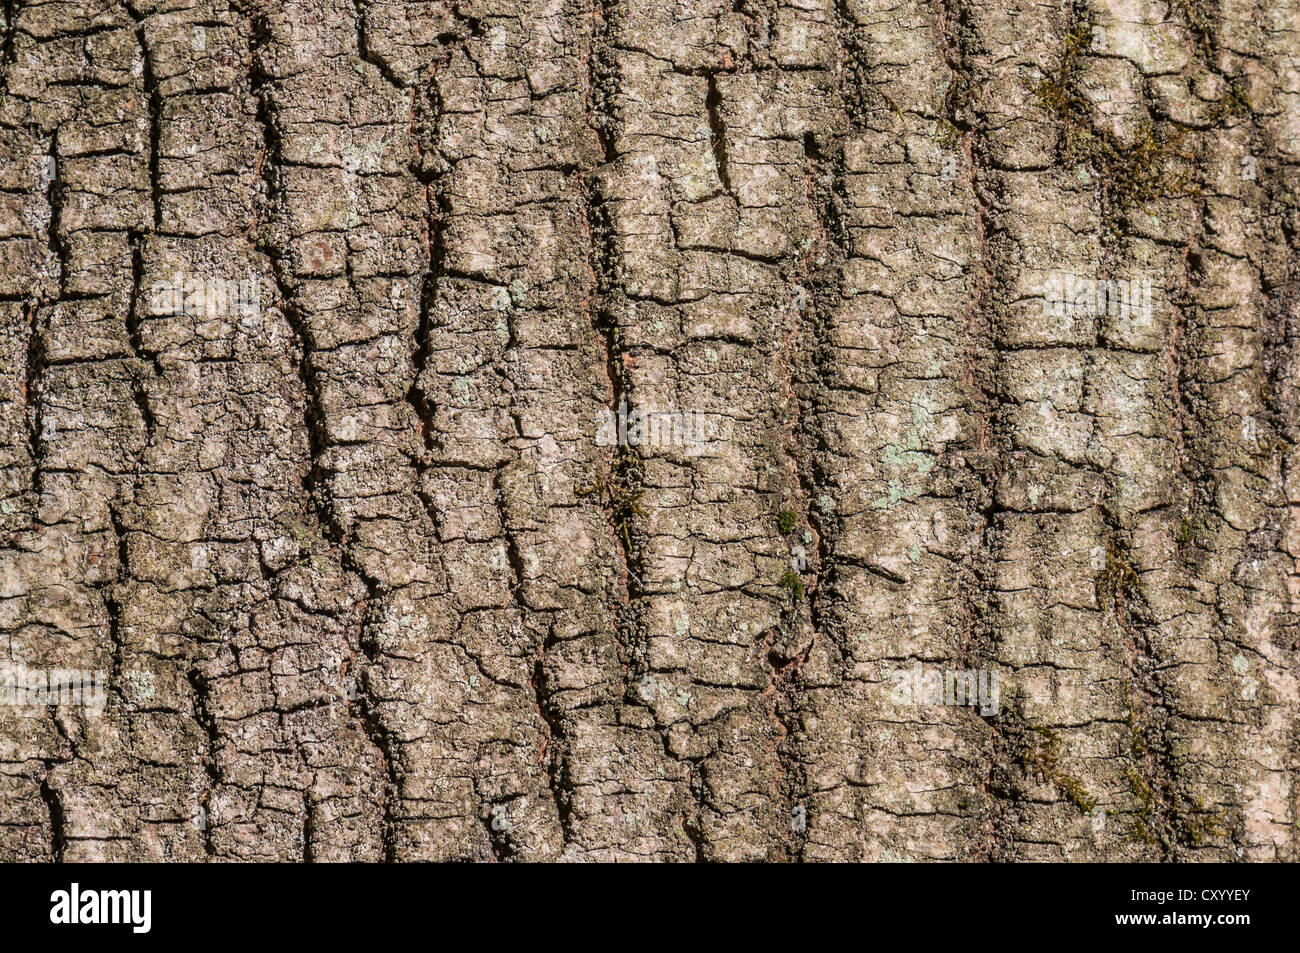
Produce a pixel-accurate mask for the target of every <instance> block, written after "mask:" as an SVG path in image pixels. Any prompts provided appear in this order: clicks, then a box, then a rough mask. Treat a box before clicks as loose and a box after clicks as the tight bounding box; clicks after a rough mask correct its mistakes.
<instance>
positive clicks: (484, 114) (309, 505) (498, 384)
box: [0, 0, 1300, 861]
mask: <svg viewBox="0 0 1300 953" xmlns="http://www.w3.org/2000/svg"><path fill="white" fill-rule="evenodd" d="M3 14H4V16H3V27H4V28H3V33H2V34H0V36H2V38H3V39H2V42H0V75H2V76H3V88H2V90H0V315H2V316H3V336H2V337H0V348H2V349H3V361H2V362H0V369H2V370H3V376H2V377H0V632H3V635H4V646H5V647H4V649H3V652H2V653H0V664H3V665H5V666H8V667H9V668H10V669H20V670H22V671H31V670H37V671H52V670H81V671H93V672H102V673H104V677H105V683H106V686H107V702H106V704H105V705H104V706H103V710H102V711H94V710H89V709H88V708H87V707H86V706H84V705H82V706H76V705H58V706H44V705H40V706H32V705H26V706H23V705H13V704H11V705H6V706H0V859H4V860H50V859H57V860H70V861H71V860H144V859H152V860H173V861H203V860H284V861H304V860H316V861H334V860H349V859H352V860H394V861H409V860H485V861H488V860H611V859H619V860H627V859H645V860H790V859H803V860H1102V859H1105V860H1157V861H1169V860H1235V859H1244V860H1251V861H1270V860H1283V861H1286V860H1289V861H1295V860H1297V859H1300V857H1298V844H1300V840H1298V838H1300V835H1298V834H1297V826H1298V825H1300V790H1297V787H1296V770H1297V764H1298V762H1300V731H1298V726H1297V714H1298V713H1300V685H1298V684H1297V676H1298V675H1300V667H1298V664H1297V648H1298V638H1300V628H1298V626H1297V621H1298V619H1300V615H1298V613H1300V563H1298V562H1297V560H1298V559H1300V520H1298V517H1300V450H1298V449H1297V444H1296V441H1297V438H1298V437H1300V411H1297V387H1298V386H1300V348H1298V345H1297V339H1298V337H1300V286H1298V285H1297V281H1298V280H1300V274H1297V256H1296V248H1297V243H1298V242H1300V237H1298V232H1300V79H1298V77H1300V6H1298V5H1297V4H1296V2H1295V0H1232V2H1228V0H1174V2H1172V3H1160V2H1155V0H1133V2H1119V0H1087V2H1076V3H1061V4H1051V3H1042V4H1032V3H1025V2H1019V0H1013V2H1011V3H1009V4H1008V3H1005V2H996V3H995V2H983V0H915V2H914V0H894V2H888V3H886V2H875V0H871V2H842V3H832V2H829V0H791V2H788V3H785V2H781V3H777V2H769V0H736V2H730V0H728V2H717V0H692V2H689V3H678V4H674V3H664V2H638V3H624V2H619V0H595V2H594V3H593V2H585V0H465V2H457V0H446V2H441V0H406V2H402V0H355V2H348V0H302V2H287V3H272V2H264V0H237V2H233V3H212V2H206V0H175V2H152V0H129V2H127V3H125V4H122V3H111V4H108V5H105V6H103V7H94V6H92V7H86V6H84V5H78V4H68V3H57V2H22V0H10V2H7V3H5V4H4V5H3ZM190 287H197V288H199V289H200V290H199V293H198V304H197V306H190V305H191V303H192V302H190V301H189V300H188V298H187V295H186V289H187V288H190ZM1081 287H1082V288H1084V289H1086V290H1085V298H1086V299H1087V300H1086V302H1085V304H1084V305H1083V306H1078V302H1077V301H1075V302H1073V303H1072V302H1071V300H1068V299H1070V296H1071V294H1072V293H1073V292H1071V291H1069V290H1064V289H1071V288H1073V289H1074V290H1075V291H1077V290H1078V289H1079V288H1081ZM214 288H215V289H217V290H216V292H215V293H214V291H213V289H214ZM1134 288H1136V289H1139V291H1136V292H1135V291H1132V289H1134ZM1143 288H1146V289H1147V291H1146V294H1147V295H1148V296H1149V298H1148V300H1149V307H1142V306H1139V305H1140V303H1141V302H1140V299H1141V291H1140V289H1143ZM169 289H170V291H169ZM240 289H242V290H240ZM249 289H256V290H255V293H254V294H253V295H252V301H251V303H250V301H249V295H247V294H246V293H245V292H247V291H248V290H249ZM1053 289H1063V292H1062V293H1063V294H1064V297H1065V298H1066V299H1067V300H1065V301H1064V302H1061V301H1055V302H1053V301H1052V300H1050V299H1051V298H1052V295H1053V294H1054V293H1055V292H1054V291H1053ZM1098 289H1101V292H1102V294H1103V295H1105V294H1108V293H1109V294H1112V295H1113V293H1114V291H1113V289H1129V290H1128V291H1123V290H1122V291H1121V295H1127V297H1124V298H1122V301H1121V304H1120V305H1118V306H1117V305H1116V304H1115V299H1114V298H1113V297H1111V298H1109V299H1107V298H1104V297H1103V299H1102V300H1101V302H1100V303H1099V302H1098V299H1097V290H1098ZM171 293H178V294H179V298H180V300H181V307H179V308H174V307H169V306H168V301H169V300H173V299H170V298H169V297H168V295H169V294H171ZM223 295H224V297H223ZM235 298H238V299H239V302H240V304H238V306H237V305H236V304H235V303H234V299H235ZM638 408H640V409H654V410H660V411H666V412H668V413H669V414H672V413H676V414H677V416H676V417H675V418H673V417H671V416H669V417H666V418H662V420H664V421H666V423H667V425H668V426H669V427H670V428H671V427H677V428H679V431H678V435H679V436H680V428H681V427H682V426H684V425H685V426H689V423H690V421H692V420H695V421H703V426H704V432H705V435H706V439H703V440H690V439H687V440H679V439H667V440H656V439H649V440H636V439H632V440H628V441H621V440H619V439H617V438H616V439H614V440H613V441H612V445H611V441H610V440H609V439H604V437H607V436H608V435H609V432H610V428H609V423H610V421H611V419H612V420H614V421H617V420H619V418H620V415H621V412H622V411H624V410H625V409H626V410H635V409H638ZM611 415H612V417H611ZM624 419H625V418H624ZM613 430H614V431H617V425H615V426H614V428H613ZM660 436H663V434H662V433H661V434H660ZM670 436H671V434H670ZM917 666H920V667H921V669H922V670H927V671H932V672H940V673H943V672H952V671H962V672H972V673H975V672H978V673H982V674H983V675H987V674H988V673H991V672H993V673H997V675H998V677H999V679H1000V685H1001V698H1000V703H999V704H998V705H997V706H996V710H995V711H988V712H986V711H984V710H982V709H980V708H979V707H978V706H973V705H960V704H958V705H952V704H900V703H899V698H898V693H897V688H898V685H899V678H900V673H907V672H911V671H913V670H915V668H916V667H917Z"/></svg>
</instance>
